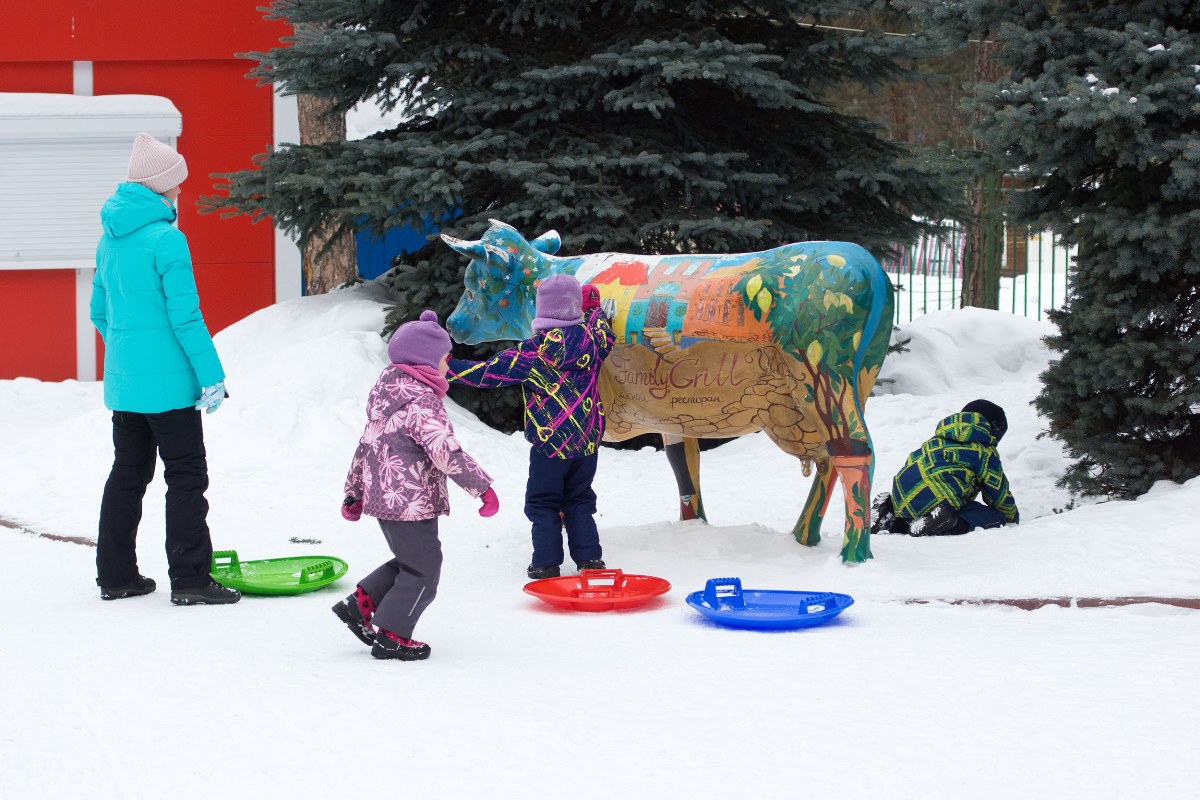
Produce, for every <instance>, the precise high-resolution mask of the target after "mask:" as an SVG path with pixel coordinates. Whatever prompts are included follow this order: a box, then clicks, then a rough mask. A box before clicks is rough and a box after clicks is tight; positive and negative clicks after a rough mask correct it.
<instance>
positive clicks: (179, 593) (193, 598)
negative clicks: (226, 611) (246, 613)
mask: <svg viewBox="0 0 1200 800" xmlns="http://www.w3.org/2000/svg"><path fill="white" fill-rule="evenodd" d="M241 599H242V593H241V592H239V591H238V590H237V589H227V588H225V587H224V586H222V585H221V584H219V583H217V582H216V581H210V582H209V584H208V585H207V586H198V587H196V588H194V589H172V590H171V602H172V603H174V604H175V605H177V606H217V605H226V604H227V603H236V602H237V601H238V600H241Z"/></svg>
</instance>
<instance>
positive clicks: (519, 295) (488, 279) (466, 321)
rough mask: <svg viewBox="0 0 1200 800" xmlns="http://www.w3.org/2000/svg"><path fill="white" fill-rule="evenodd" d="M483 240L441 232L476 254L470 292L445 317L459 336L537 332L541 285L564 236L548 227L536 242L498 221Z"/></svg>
mask: <svg viewBox="0 0 1200 800" xmlns="http://www.w3.org/2000/svg"><path fill="white" fill-rule="evenodd" d="M489 222H491V227H490V228H488V229H487V232H486V233H484V234H483V238H481V239H480V240H479V241H475V242H468V241H465V240H463V239H456V238H454V237H453V236H446V235H445V234H442V241H444V242H445V243H446V244H448V245H450V247H451V248H453V249H454V250H455V251H457V252H459V253H462V254H463V255H464V256H466V257H467V258H469V259H471V263H470V264H468V265H467V273H466V276H465V278H464V283H465V285H466V291H464V292H463V296H462V298H461V299H459V301H458V306H457V307H456V308H455V309H454V312H453V313H452V314H451V315H450V317H449V318H448V319H447V320H446V327H447V329H448V330H449V331H450V335H451V336H453V337H454V339H455V341H458V342H462V343H463V344H479V343H480V342H493V341H497V340H500V339H513V340H519V339H528V338H529V337H530V336H532V335H533V316H534V300H535V299H536V296H537V286H538V284H539V283H541V281H542V280H543V279H544V278H547V277H549V276H550V275H551V274H552V273H553V272H554V271H555V265H554V263H553V262H554V261H557V260H558V259H552V258H551V256H552V255H553V254H554V253H555V252H557V251H558V248H559V247H560V246H561V245H562V240H561V239H560V238H559V236H558V232H557V231H547V232H546V233H543V234H542V235H541V236H539V237H537V238H536V239H534V240H533V241H532V242H530V241H527V240H526V239H525V237H524V236H522V235H521V234H520V233H519V232H518V231H517V229H516V228H514V227H513V226H511V225H509V224H507V223H505V222H500V221H499V220H494V219H493V220H489Z"/></svg>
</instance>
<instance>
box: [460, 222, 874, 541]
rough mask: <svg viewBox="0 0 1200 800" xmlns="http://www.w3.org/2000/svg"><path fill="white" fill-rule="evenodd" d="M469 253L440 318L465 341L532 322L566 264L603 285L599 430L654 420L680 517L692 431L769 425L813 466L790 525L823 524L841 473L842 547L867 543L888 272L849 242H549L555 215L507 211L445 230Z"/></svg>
mask: <svg viewBox="0 0 1200 800" xmlns="http://www.w3.org/2000/svg"><path fill="white" fill-rule="evenodd" d="M442 239H443V240H444V241H445V242H446V244H448V245H449V246H450V247H452V248H453V249H454V250H456V251H457V252H459V253H461V254H462V255H464V256H466V257H468V258H469V259H470V260H471V261H470V264H468V265H467V269H466V277H465V289H466V290H465V292H464V293H463V296H462V298H461V299H460V300H459V303H458V306H457V308H456V309H455V310H454V313H453V314H451V315H450V317H449V319H448V320H447V327H448V329H449V331H450V335H451V336H453V337H454V338H455V339H456V340H457V341H459V342H463V343H466V344H478V343H480V342H489V341H497V340H520V339H526V338H528V337H529V336H531V335H532V328H531V324H532V321H533V310H534V299H535V296H536V292H537V286H538V284H539V283H540V282H541V281H543V280H545V279H546V278H548V277H550V276H551V275H556V274H559V273H566V274H569V275H574V276H575V278H576V279H577V280H579V282H580V283H581V284H584V283H590V284H592V285H594V286H596V287H597V288H598V289H599V290H600V296H601V302H602V305H603V307H604V309H605V311H606V312H607V313H608V315H609V318H610V319H611V320H612V327H613V330H614V332H615V333H616V335H617V341H616V346H615V347H614V348H613V351H612V354H611V355H610V356H609V357H608V359H607V360H606V361H605V363H604V368H603V370H602V372H601V376H600V388H601V399H602V402H603V404H604V411H605V417H606V430H605V435H604V438H605V439H606V440H608V441H622V440H624V439H628V438H630V437H632V436H636V435H638V434H641V433H658V434H661V435H662V436H663V437H664V440H665V442H666V443H667V456H668V459H669V460H670V462H671V465H672V467H673V468H674V469H675V472H676V478H677V480H678V482H679V491H680V502H681V518H683V519H692V518H697V517H699V518H704V506H703V503H702V502H701V499H700V482H699V446H698V442H697V440H698V439H703V438H725V437H732V436H740V435H742V434H746V433H752V432H754V431H758V430H762V431H765V432H766V434H767V436H769V437H770V438H771V440H772V441H774V442H775V443H776V444H777V445H778V446H779V447H780V448H782V449H783V450H784V451H785V452H787V453H790V454H792V455H794V456H796V457H797V458H800V459H801V460H802V461H803V465H804V474H805V475H809V474H810V473H811V469H812V466H813V464H814V463H815V465H816V467H817V478H816V480H815V481H814V483H813V486H812V489H811V491H810V492H809V495H808V500H807V502H806V503H805V506H804V511H803V513H802V514H801V516H800V519H799V521H797V523H796V525H795V527H794V528H793V530H792V533H793V535H794V536H795V537H796V540H797V541H799V542H800V543H801V544H805V545H815V544H817V543H818V542H819V541H820V539H821V534H820V531H821V521H822V518H823V517H824V514H825V508H826V506H827V505H828V503H829V496H830V491H831V489H832V487H833V483H834V481H835V480H836V479H838V478H839V477H840V478H841V482H842V491H843V494H844V496H845V503H846V519H845V534H844V537H843V540H842V551H841V555H842V560H843V561H847V562H861V561H865V560H867V559H869V558H871V547H870V534H869V529H870V504H869V498H870V496H871V491H870V490H871V477H872V473H873V469H874V457H873V452H872V446H871V436H870V433H869V432H868V430H867V424H866V420H865V419H864V417H863V405H864V403H865V402H866V400H867V396H868V395H869V394H870V393H871V388H872V387H873V386H874V385H875V379H876V377H877V376H878V375H879V369H880V367H881V366H882V364H883V359H884V356H885V355H886V353H887V348H888V340H889V336H890V333H891V320H892V312H893V307H892V306H893V293H892V285H891V281H890V280H889V279H888V276H887V274H886V273H885V272H884V271H883V269H882V268H881V267H880V266H879V262H877V261H876V260H875V258H874V257H873V256H872V255H871V254H870V253H868V252H867V251H866V250H865V249H863V248H862V247H860V246H858V245H856V244H850V243H847V242H801V243H798V244H788V245H784V246H781V247H776V248H773V249H771V250H764V251H762V252H758V253H739V254H730V255H660V256H647V255H630V254H626V253H593V254H590V255H581V256H572V257H558V256H555V255H554V253H555V252H557V250H558V249H559V247H560V245H561V240H560V238H559V236H558V234H557V233H556V232H555V231H549V232H547V233H544V234H542V235H541V236H539V237H538V238H536V239H534V240H533V241H528V240H526V239H525V238H524V237H523V236H522V235H521V234H520V233H519V232H518V231H517V230H516V228H514V227H512V226H511V225H508V224H506V223H503V222H499V221H497V220H491V226H490V227H489V228H488V230H487V232H486V233H484V235H483V237H482V238H481V239H479V240H478V241H473V242H472V241H464V240H462V239H456V238H454V237H451V236H446V235H443V236H442Z"/></svg>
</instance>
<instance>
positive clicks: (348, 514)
mask: <svg viewBox="0 0 1200 800" xmlns="http://www.w3.org/2000/svg"><path fill="white" fill-rule="evenodd" d="M362 509H363V501H362V500H359V499H358V498H357V497H355V496H354V495H352V494H348V495H346V499H345V500H343V501H342V516H343V517H345V518H346V519H348V520H349V521H350V522H358V520H359V519H360V518H361V517H362Z"/></svg>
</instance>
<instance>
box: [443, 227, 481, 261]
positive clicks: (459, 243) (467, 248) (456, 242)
mask: <svg viewBox="0 0 1200 800" xmlns="http://www.w3.org/2000/svg"><path fill="white" fill-rule="evenodd" d="M438 235H439V236H441V237H442V241H443V242H445V243H446V244H447V245H449V246H450V249H451V250H453V251H454V252H456V253H460V254H461V255H464V256H466V257H467V258H472V259H474V258H477V259H480V260H485V259H486V258H487V248H486V247H485V246H484V244H483V242H468V241H467V240H466V239H456V238H454V237H453V236H447V235H446V234H444V233H442V234H438Z"/></svg>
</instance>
